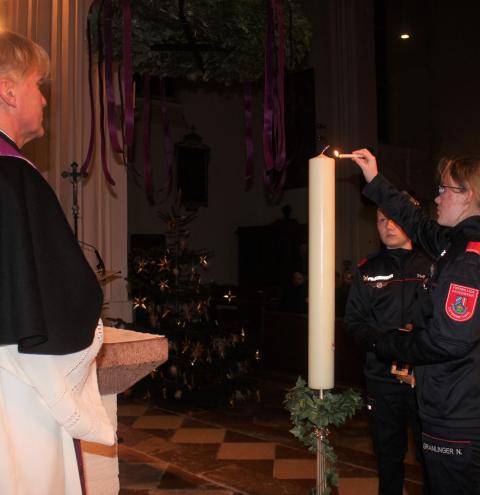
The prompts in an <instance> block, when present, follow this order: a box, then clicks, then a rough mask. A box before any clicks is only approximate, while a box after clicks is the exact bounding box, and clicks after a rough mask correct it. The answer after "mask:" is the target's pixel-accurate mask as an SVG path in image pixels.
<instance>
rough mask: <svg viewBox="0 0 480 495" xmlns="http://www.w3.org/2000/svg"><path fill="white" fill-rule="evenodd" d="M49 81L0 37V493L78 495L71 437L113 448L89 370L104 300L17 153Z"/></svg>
mask: <svg viewBox="0 0 480 495" xmlns="http://www.w3.org/2000/svg"><path fill="white" fill-rule="evenodd" d="M48 73H49V59H48V55H47V54H46V52H45V51H44V50H43V48H41V47H40V46H38V45H37V44H35V43H33V42H32V41H30V40H28V39H26V38H24V37H22V36H20V35H18V34H15V33H12V32H8V31H3V32H0V314H1V320H0V438H1V439H2V441H1V442H0V493H1V494H5V495H31V494H39V495H43V494H45V495H47V494H65V495H81V494H82V490H83V488H82V475H81V469H79V462H78V461H79V460H80V455H79V452H78V449H76V448H75V447H76V446H78V443H79V442H78V440H80V439H82V440H88V441H93V442H99V443H103V444H106V445H112V444H113V443H114V442H115V432H114V430H113V427H112V426H111V424H110V422H109V420H108V417H107V414H106V412H105V410H104V408H103V406H102V403H101V399H100V394H99V391H98V385H97V378H96V368H95V356H96V354H97V352H98V350H99V349H100V346H101V345H102V341H103V330H102V324H101V321H100V320H99V317H100V311H101V306H102V300H103V297H102V291H101V289H100V287H99V285H98V283H97V280H96V277H95V274H94V273H93V271H92V270H91V268H90V266H89V265H88V263H87V261H86V259H85V257H84V256H83V253H82V251H81V249H80V248H79V246H78V243H77V242H76V240H75V237H74V235H73V233H72V230H71V228H70V225H69V224H68V222H67V220H66V218H65V216H64V214H63V212H62V209H61V207H60V205H59V203H58V201H57V198H56V196H55V193H54V192H53V190H52V189H51V188H50V186H49V185H48V183H47V182H46V181H45V180H44V178H43V177H42V175H41V174H40V173H39V171H38V170H37V169H36V167H35V164H34V163H32V162H31V161H29V160H28V159H27V158H25V157H24V155H23V154H22V151H21V149H22V147H23V146H24V145H25V144H26V143H28V142H29V141H31V140H32V139H35V138H39V137H42V136H43V134H44V128H43V110H44V108H45V106H46V100H45V97H44V96H43V94H42V84H43V83H44V82H45V81H46V79H47V77H48ZM76 451H77V452H76ZM80 464H81V463H80Z"/></svg>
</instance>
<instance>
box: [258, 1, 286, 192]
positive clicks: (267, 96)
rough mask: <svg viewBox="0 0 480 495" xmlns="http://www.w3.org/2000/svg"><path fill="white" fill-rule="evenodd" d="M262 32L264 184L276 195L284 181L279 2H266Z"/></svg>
mask: <svg viewBox="0 0 480 495" xmlns="http://www.w3.org/2000/svg"><path fill="white" fill-rule="evenodd" d="M275 27H276V31H275ZM266 32H267V38H266V42H265V79H264V113H263V156H264V161H265V172H264V181H265V185H266V186H267V187H268V188H269V190H270V191H272V192H275V193H276V192H278V191H280V190H281V189H282V188H283V185H284V184H285V179H286V143H285V83H284V81H285V20H284V15H283V6H282V3H281V0H267V29H266ZM275 32H276V35H277V36H276V37H275Z"/></svg>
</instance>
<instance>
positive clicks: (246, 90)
mask: <svg viewBox="0 0 480 495" xmlns="http://www.w3.org/2000/svg"><path fill="white" fill-rule="evenodd" d="M243 108H244V115H245V148H246V158H247V160H246V164H245V186H246V187H247V188H248V187H250V186H251V185H252V182H253V117H252V83H251V82H249V81H247V82H245V83H244V84H243Z"/></svg>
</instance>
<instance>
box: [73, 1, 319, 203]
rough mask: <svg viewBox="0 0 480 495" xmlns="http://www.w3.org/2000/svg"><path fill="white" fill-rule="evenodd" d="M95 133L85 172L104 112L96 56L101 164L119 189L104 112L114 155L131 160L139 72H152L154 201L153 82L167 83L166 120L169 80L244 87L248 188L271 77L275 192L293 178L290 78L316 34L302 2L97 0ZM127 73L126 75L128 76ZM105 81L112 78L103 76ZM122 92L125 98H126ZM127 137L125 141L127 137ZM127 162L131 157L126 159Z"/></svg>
mask: <svg viewBox="0 0 480 495" xmlns="http://www.w3.org/2000/svg"><path fill="white" fill-rule="evenodd" d="M87 30H88V41H89V86H90V100H91V108H92V130H91V134H90V144H89V150H88V153H87V157H86V158H85V161H84V163H83V165H82V169H81V172H82V173H83V174H86V173H87V171H88V167H89V164H90V163H91V157H92V152H93V140H94V125H95V122H94V121H95V109H94V97H93V82H92V54H93V53H94V52H96V53H97V64H98V71H97V74H98V83H99V85H98V87H99V88H105V96H106V100H107V102H106V104H105V103H104V95H103V91H102V90H100V91H99V101H100V104H99V125H100V129H101V155H102V156H101V161H102V167H103V170H104V174H105V177H106V179H107V181H108V182H109V183H110V184H111V185H114V184H115V183H114V181H113V178H112V177H111V175H110V173H109V169H108V164H107V159H106V152H105V150H106V140H105V136H104V134H105V133H104V128H103V125H104V115H105V114H106V115H107V120H108V132H109V135H110V142H111V144H112V148H113V150H114V151H115V152H117V153H118V154H122V155H123V156H124V157H125V155H126V149H127V148H128V147H129V146H131V144H132V143H133V136H134V133H133V125H134V122H133V98H134V96H133V86H132V79H133V73H137V74H140V75H142V74H143V85H144V88H143V92H144V105H143V124H144V129H147V131H145V136H144V176H145V187H146V192H147V197H148V198H149V201H153V182H152V166H151V158H150V133H149V131H148V128H149V122H150V99H151V97H150V79H151V76H157V77H158V78H159V80H160V82H161V90H160V93H161V104H162V114H163V115H165V114H166V106H165V94H164V93H165V90H164V88H165V86H164V85H165V78H167V77H170V78H183V79H187V80H190V81H196V82H208V81H212V82H215V83H217V84H218V83H219V84H223V85H226V86H229V85H232V84H234V83H243V86H244V108H245V110H244V114H245V128H246V131H245V140H246V167H245V183H246V186H247V188H248V187H249V185H251V181H252V177H253V138H252V111H251V106H252V87H251V84H252V82H253V81H256V80H258V79H260V78H262V77H263V79H264V128H263V152H264V153H263V154H264V163H265V168H264V174H263V176H264V182H265V186H266V187H267V188H268V190H269V191H270V192H271V193H272V194H276V193H278V192H279V191H281V189H282V187H283V185H284V183H285V178H286V168H287V159H286V136H285V122H284V118H285V112H284V76H285V71H286V70H288V69H294V68H295V67H297V66H298V65H299V64H300V62H301V61H302V60H303V58H304V57H305V55H306V53H307V51H308V48H309V44H310V39H311V34H312V33H311V28H310V25H309V22H308V20H307V18H306V17H305V15H304V14H303V13H302V12H301V9H300V7H299V5H298V3H297V0H235V1H232V0H195V1H193V0H190V1H187V0H163V1H162V2H159V1H158V0H135V1H131V0H93V3H92V5H91V8H90V13H89V16H88V23H87ZM114 60H118V61H120V62H121V63H120V64H119V68H120V72H119V77H120V79H121V80H122V81H123V83H122V84H121V85H120V87H121V88H122V87H123V88H122V89H121V91H120V97H121V108H122V112H121V116H118V115H117V114H116V101H115V89H114V82H113V79H114V74H113V61H114ZM120 74H122V75H121V76H120ZM104 76H105V77H104ZM122 92H123V93H122ZM118 131H120V135H121V136H122V139H119V132H118ZM169 135H170V132H169V129H168V122H165V123H164V139H165V150H166V152H165V163H166V166H167V177H168V178H167V186H166V189H167V190H168V191H171V184H172V177H173V173H172V167H173V165H172V161H173V158H172V152H171V149H172V146H171V143H170V137H169ZM124 161H125V163H126V162H127V160H124Z"/></svg>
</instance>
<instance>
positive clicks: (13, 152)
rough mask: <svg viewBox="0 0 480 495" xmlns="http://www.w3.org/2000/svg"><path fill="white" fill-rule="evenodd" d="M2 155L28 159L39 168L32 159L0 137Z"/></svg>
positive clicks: (28, 161)
mask: <svg viewBox="0 0 480 495" xmlns="http://www.w3.org/2000/svg"><path fill="white" fill-rule="evenodd" d="M0 156H13V157H14V158H20V159H21V160H24V161H26V162H27V163H28V164H29V165H31V166H32V167H33V168H34V169H37V167H36V166H35V165H34V164H33V163H32V162H31V161H30V160H28V158H25V156H23V155H22V153H21V152H20V151H18V150H17V149H16V148H14V147H13V146H12V145H11V144H9V143H7V142H6V141H4V140H3V139H0Z"/></svg>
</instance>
